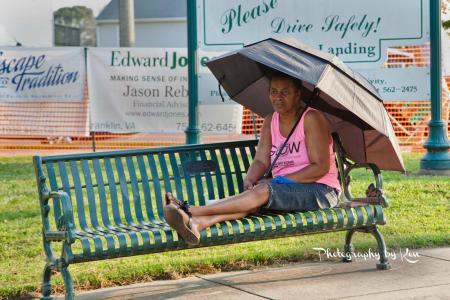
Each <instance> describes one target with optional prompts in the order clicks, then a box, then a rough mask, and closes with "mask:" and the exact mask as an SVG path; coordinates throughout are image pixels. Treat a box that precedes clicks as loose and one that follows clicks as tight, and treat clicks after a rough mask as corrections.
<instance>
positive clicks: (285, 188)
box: [164, 73, 340, 245]
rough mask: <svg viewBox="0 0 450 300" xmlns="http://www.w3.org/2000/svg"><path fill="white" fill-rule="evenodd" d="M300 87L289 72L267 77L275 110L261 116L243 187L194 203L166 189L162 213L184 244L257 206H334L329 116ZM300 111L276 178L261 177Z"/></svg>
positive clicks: (277, 165) (284, 208)
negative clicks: (305, 98) (304, 96)
mask: <svg viewBox="0 0 450 300" xmlns="http://www.w3.org/2000/svg"><path fill="white" fill-rule="evenodd" d="M302 89H303V87H302V84H301V82H300V81H299V80H297V79H294V78H292V77H289V76H288V75H285V74H283V73H275V74H273V75H272V76H271V80H270V90H269V93H270V94H269V96H270V100H271V102H272V106H273V109H274V113H273V114H271V115H269V116H267V117H266V118H265V119H264V123H263V126H262V129H261V137H260V140H259V143H258V147H257V151H256V155H255V158H254V160H253V162H252V164H251V166H250V168H249V169H248V172H247V176H246V178H245V179H244V192H242V193H241V194H239V195H235V196H231V197H227V198H224V199H220V200H218V201H215V202H214V203H211V204H209V205H206V206H192V207H189V206H188V204H187V202H183V201H181V200H178V199H176V198H175V197H174V196H173V195H172V193H166V199H165V206H164V217H165V218H166V221H167V223H168V224H169V225H170V226H171V227H172V228H173V229H175V230H176V231H177V232H178V234H179V235H180V236H181V237H182V238H183V239H184V240H185V241H186V243H188V244H190V245H196V244H198V243H199V241H200V231H202V230H203V229H205V228H207V227H209V226H211V225H213V224H215V223H218V222H222V221H227V220H236V219H241V218H243V217H245V216H247V215H248V214H251V213H255V212H257V211H258V210H259V209H267V210H276V211H284V212H293V211H311V210H317V209H321V208H330V207H334V206H336V205H337V202H338V193H339V191H340V185H339V181H338V171H337V168H336V165H335V157H334V152H333V142H332V139H331V135H330V129H329V125H328V121H327V120H326V118H325V116H324V115H323V114H322V113H321V112H320V111H317V110H315V109H312V108H309V107H306V104H305V103H304V102H303V101H301V96H302ZM300 116H301V119H300V122H299V123H298V125H297V126H296V127H295V129H294V131H293V133H292V135H291V137H290V138H289V140H288V142H287V143H286V145H285V147H284V148H283V150H282V151H281V154H280V156H279V158H278V160H276V163H275V164H274V166H273V169H272V174H273V177H274V178H273V179H265V180H259V179H260V178H261V177H262V176H263V174H264V173H265V171H266V170H267V169H268V168H269V166H270V165H271V163H272V162H273V160H274V159H275V157H276V155H277V153H278V151H279V150H278V149H279V148H280V147H281V145H283V143H284V142H285V141H286V137H287V136H288V135H289V133H290V132H291V130H292V129H293V127H294V126H295V125H296V121H297V120H298V118H299V117H300Z"/></svg>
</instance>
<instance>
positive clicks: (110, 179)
mask: <svg viewBox="0 0 450 300" xmlns="http://www.w3.org/2000/svg"><path fill="white" fill-rule="evenodd" d="M104 164H105V171H106V178H107V183H108V194H109V197H110V201H111V202H110V205H111V209H112V214H113V215H112V216H113V220H114V224H115V225H116V226H121V225H123V224H122V220H121V218H120V212H119V199H118V197H117V188H116V179H115V176H114V172H113V167H112V164H111V159H110V158H109V157H105V158H104Z"/></svg>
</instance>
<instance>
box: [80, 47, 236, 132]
mask: <svg viewBox="0 0 450 300" xmlns="http://www.w3.org/2000/svg"><path fill="white" fill-rule="evenodd" d="M208 59H209V58H208V57H203V58H201V59H200V60H199V63H203V64H204V63H205V62H206V61H207V60H208ZM212 76H213V75H212V74H211V73H209V74H208V73H205V74H202V77H201V78H199V86H200V88H199V91H202V92H201V93H199V104H200V106H199V127H200V130H202V131H203V132H205V133H240V132H241V124H242V107H241V106H240V105H237V104H234V103H233V102H230V101H227V102H225V103H223V102H222V101H221V100H220V97H219V96H218V95H217V93H216V92H215V91H216V90H217V82H216V81H215V80H212ZM88 84H89V95H90V99H91V105H90V108H91V129H92V130H93V131H107V132H118V133H120V132H168V133H169V132H170V133H172V132H184V130H185V129H186V127H187V123H188V81H187V51H186V49H181V48H168V49H163V48H90V49H89V51H88ZM205 91H206V92H205Z"/></svg>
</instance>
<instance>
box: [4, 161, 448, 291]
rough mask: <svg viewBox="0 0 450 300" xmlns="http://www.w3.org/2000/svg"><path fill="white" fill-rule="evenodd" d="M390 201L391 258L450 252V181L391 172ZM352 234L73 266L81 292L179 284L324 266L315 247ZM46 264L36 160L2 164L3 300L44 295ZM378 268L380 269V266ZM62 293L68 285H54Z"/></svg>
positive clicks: (358, 188) (369, 243)
mask: <svg viewBox="0 0 450 300" xmlns="http://www.w3.org/2000/svg"><path fill="white" fill-rule="evenodd" d="M421 156H422V154H405V156H404V158H405V163H406V167H407V170H408V173H414V172H417V170H418V168H419V159H420V157H421ZM353 174H354V176H353V185H352V187H353V191H354V192H355V194H357V192H359V193H362V191H364V190H365V188H366V187H367V184H368V183H369V182H370V181H369V180H370V178H371V173H369V172H366V171H364V170H359V171H357V172H355V173H353ZM383 176H384V179H385V186H384V189H385V192H386V194H387V196H388V198H389V200H390V207H389V208H387V209H386V215H387V225H386V226H382V227H381V231H382V233H383V235H384V237H385V239H386V243H387V246H388V249H389V250H394V249H399V248H406V247H408V248H420V247H435V246H444V245H449V244H450V239H449V228H450V221H449V215H450V209H449V206H450V205H449V203H450V200H449V199H450V179H449V178H448V177H447V178H445V177H426V176H405V175H402V174H399V173H394V172H384V173H383ZM344 235H345V233H344V232H339V233H327V234H319V235H311V236H302V237H294V238H285V239H278V240H276V242H274V241H273V240H272V241H270V240H269V241H261V242H252V243H245V244H237V245H229V246H220V247H210V248H202V249H193V250H184V251H178V252H169V253H163V254H153V255H143V256H136V257H130V258H122V259H115V260H109V261H103V262H93V263H85V264H78V265H73V266H71V267H70V270H71V273H72V275H73V277H74V282H75V286H76V289H90V288H99V287H107V286H113V285H122V284H127V283H132V282H145V281H151V280H155V279H168V278H178V277H180V276H184V275H186V274H190V273H195V272H199V273H210V272H215V271H219V270H239V269H245V268H247V269H248V268H251V267H253V266H258V265H266V264H272V263H279V262H287V261H302V260H318V255H317V251H315V250H313V248H314V247H322V248H331V249H332V248H334V249H336V248H339V249H343V243H344ZM354 245H355V250H356V251H364V250H367V249H369V248H372V249H376V242H375V239H374V238H373V237H372V236H370V235H368V234H356V235H355V238H354ZM44 263H45V257H44V255H43V249H42V242H41V215H40V212H39V204H38V198H37V191H36V183H35V177H34V170H33V166H32V163H31V158H30V157H16V158H1V159H0V298H2V297H8V296H19V295H20V296H32V295H36V296H37V295H38V293H39V290H40V283H41V276H42V270H43V268H44ZM374 267H375V266H374ZM52 283H54V284H56V285H54V287H55V288H56V290H57V291H62V289H63V284H62V278H61V277H60V276H59V275H57V276H55V277H53V282H52Z"/></svg>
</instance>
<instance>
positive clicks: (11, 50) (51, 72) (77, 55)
mask: <svg viewBox="0 0 450 300" xmlns="http://www.w3.org/2000/svg"><path fill="white" fill-rule="evenodd" d="M84 82H85V63H84V54H83V49H82V48H64V49H56V48H42V49H39V48H21V47H7V48H0V101H1V102H80V101H82V100H83V93H84Z"/></svg>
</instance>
